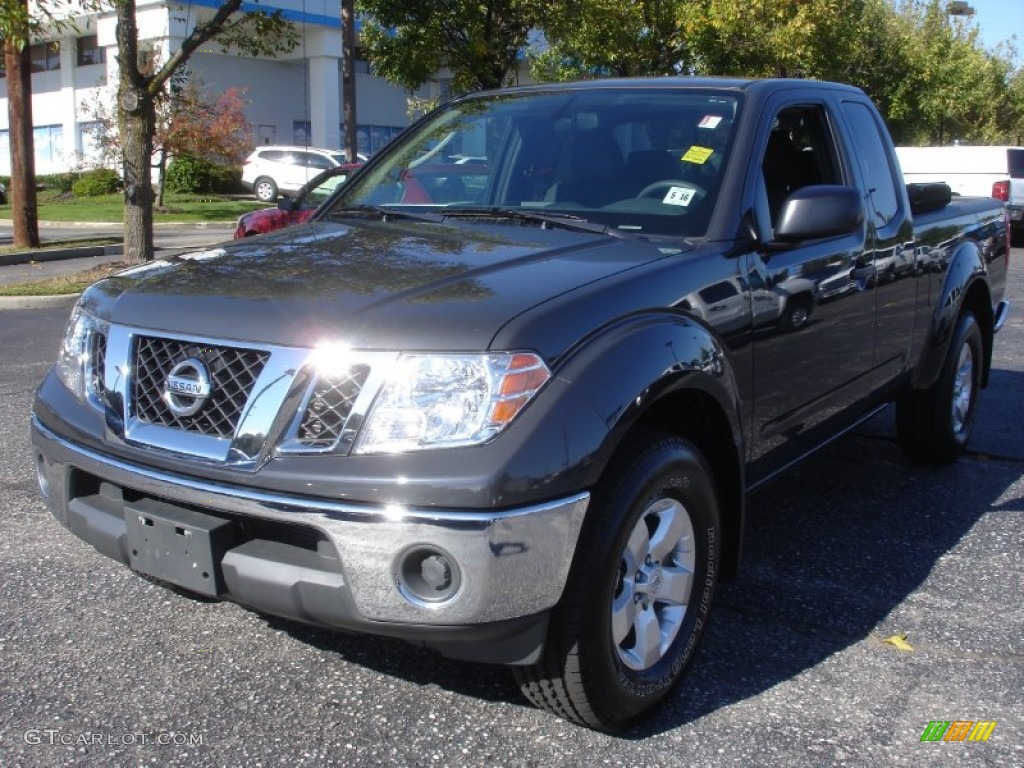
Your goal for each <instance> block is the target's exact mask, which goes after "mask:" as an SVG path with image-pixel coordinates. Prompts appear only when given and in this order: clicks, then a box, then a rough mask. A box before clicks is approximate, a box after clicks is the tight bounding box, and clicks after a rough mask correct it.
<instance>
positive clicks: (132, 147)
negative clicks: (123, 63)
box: [118, 80, 156, 264]
mask: <svg viewBox="0 0 1024 768" xmlns="http://www.w3.org/2000/svg"><path fill="white" fill-rule="evenodd" d="M121 91H122V93H123V94H125V95H122V96H120V98H119V101H120V104H119V106H120V111H119V117H118V124H119V128H120V134H121V152H122V154H123V157H124V256H125V261H127V262H129V263H130V264H141V263H142V262H144V261H150V260H151V259H152V258H153V173H152V169H153V167H152V163H153V131H154V130H155V126H156V110H155V108H154V104H153V98H152V97H151V96H150V95H149V94H148V93H146V92H145V91H141V92H139V91H136V90H134V89H132V88H131V87H130V85H129V87H128V88H127V89H126V88H125V87H124V82H123V80H122V89H121ZM132 106H135V108H134V109H132Z"/></svg>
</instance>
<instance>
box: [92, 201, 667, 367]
mask: <svg viewBox="0 0 1024 768" xmlns="http://www.w3.org/2000/svg"><path fill="white" fill-rule="evenodd" d="M674 251H675V252H678V249H674ZM662 258H665V255H664V253H663V252H662V251H660V250H659V249H658V248H657V247H656V246H655V245H653V244H651V243H649V242H646V241H643V240H638V239H629V240H624V239H619V238H615V237H611V236H609V235H602V234H592V233H587V232H576V231H569V230H562V229H540V228H536V227H524V226H518V225H514V224H509V223H495V222H490V223H475V222H474V223H469V222H456V223H454V224H450V225H449V224H447V223H445V224H434V223H425V222H418V221H417V222H404V221H399V222H387V223H384V222H378V221H359V222H358V223H349V224H338V223H332V222H315V223H312V224H308V225H300V226H298V227H294V228H291V229H287V230H284V231H282V232H279V233H275V234H273V235H269V236H265V237H259V238H249V239H246V240H240V241H235V242H233V243H227V244H224V245H222V246H217V247H212V248H209V249H207V250H203V251H197V252H192V253H185V254H182V255H180V256H177V257H174V258H168V259H165V260H159V261H153V262H149V263H147V264H143V265H141V266H139V267H134V268H132V269H129V270H126V271H125V272H122V273H120V274H118V275H115V276H113V277H111V278H108V279H107V280H104V281H102V282H100V283H97V284H96V285H94V286H92V287H91V288H90V289H89V290H88V291H87V292H86V293H85V295H84V296H83V298H82V303H83V307H84V308H85V309H86V310H88V311H90V312H92V313H93V314H96V315H98V316H100V317H102V318H104V319H106V320H109V321H111V322H114V323H119V324H124V325H129V326H136V327H139V328H146V329H151V330H156V331H166V332H172V333H181V334H188V335H192V334H195V335H201V336H206V337H212V338H221V339H229V340H238V341H249V342H259V343H268V344H280V345H286V346H300V347H308V346H312V345H314V344H316V343H317V342H319V341H325V340H339V341H342V342H344V343H346V344H347V345H349V346H351V347H353V348H361V349H406V350H410V349H411V350H429V349H445V350H482V349H487V348H488V347H489V345H490V343H491V340H492V339H493V338H494V336H495V334H496V333H497V332H498V331H499V330H500V329H501V327H502V326H503V325H505V324H506V323H508V322H509V321H510V320H512V319H513V318H515V317H516V316H518V315H520V314H521V313H523V312H526V311H528V310H529V309H531V308H532V307H535V306H537V305H539V304H542V303H543V302H545V301H548V300H550V299H552V298H555V297H557V296H560V295H562V294H564V293H566V292H568V291H572V290H574V289H577V288H580V287H582V286H585V285H588V284H590V283H592V282H594V281H599V280H602V279H605V278H608V277H610V276H612V275H615V274H618V273H620V272H623V271H625V270H629V269H632V268H636V267H638V266H641V265H643V264H646V263H649V262H651V261H653V260H656V259H662Z"/></svg>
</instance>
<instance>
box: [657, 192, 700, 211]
mask: <svg viewBox="0 0 1024 768" xmlns="http://www.w3.org/2000/svg"><path fill="white" fill-rule="evenodd" d="M695 194H697V190H695V189H693V188H692V187H669V190H668V194H667V195H665V199H664V200H662V201H661V202H663V203H664V204H665V205H681V206H682V207H683V208H686V207H687V206H688V205H689V204H690V201H691V200H693V196H694V195H695Z"/></svg>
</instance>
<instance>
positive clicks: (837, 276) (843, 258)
mask: <svg viewBox="0 0 1024 768" xmlns="http://www.w3.org/2000/svg"><path fill="white" fill-rule="evenodd" d="M834 109H836V106H835V105H834V104H832V103H831V102H828V101H825V100H824V99H823V100H822V101H815V100H813V99H810V100H801V101H798V102H796V103H792V102H790V103H787V102H786V101H785V100H784V99H782V98H777V99H776V100H775V101H771V102H769V105H768V107H767V109H766V111H765V114H764V115H763V116H762V126H761V130H760V132H759V135H760V136H761V140H760V148H759V149H756V150H755V153H754V157H753V158H752V167H751V171H750V173H751V174H752V175H753V177H754V217H755V220H756V227H757V230H758V240H759V246H758V248H757V249H756V251H755V253H753V254H752V255H751V259H750V274H749V275H748V281H749V283H750V284H751V285H752V286H758V288H759V290H761V291H770V292H771V293H772V294H773V296H774V310H773V311H772V312H771V313H764V312H762V313H760V315H759V316H758V317H757V318H756V321H755V328H754V343H753V347H754V349H753V358H754V387H753V389H754V393H753V395H754V407H753V415H752V420H751V421H752V423H751V459H752V464H751V472H750V479H751V480H752V481H753V482H754V483H756V482H757V481H758V480H759V479H761V478H763V477H765V476H767V475H768V474H770V473H772V472H774V471H775V470H777V469H779V468H781V467H782V466H784V465H785V464H786V463H788V462H790V461H792V460H793V459H794V458H796V457H798V456H800V455H802V454H803V453H804V452H805V451H807V450H808V449H809V448H811V447H812V446H813V445H815V444H817V443H818V442H819V441H820V439H821V436H822V435H824V434H825V433H826V432H829V433H830V432H832V431H834V429H835V422H836V421H841V420H842V419H843V418H844V417H846V416H848V414H849V406H850V405H851V404H853V403H854V402H855V401H856V400H857V399H858V398H859V397H860V396H861V395H863V394H864V391H865V386H866V384H865V373H866V372H868V371H869V370H870V369H871V367H872V358H873V354H874V352H873V347H874V330H875V328H874V324H875V320H874V317H875V313H874V296H873V295H872V294H871V292H865V291H862V290H859V289H858V287H857V284H856V282H855V280H854V271H855V270H856V269H858V268H863V266H864V265H868V266H870V265H871V264H872V262H873V255H872V252H871V247H870V243H869V241H868V234H867V228H866V226H865V225H863V224H861V225H860V226H857V227H856V228H855V231H848V232H844V233H841V234H837V235H834V236H829V237H819V238H816V239H807V240H803V241H799V242H787V243H781V242H778V241H777V240H776V239H775V229H776V227H777V225H778V224H779V223H780V216H781V214H782V212H783V208H784V206H785V203H786V200H787V199H788V198H789V197H790V195H792V194H793V193H794V192H796V191H798V190H801V189H804V188H806V187H812V186H817V185H841V186H854V185H855V184H856V180H855V178H854V176H853V174H852V172H851V170H850V168H849V165H848V163H847V162H846V161H845V157H846V153H843V152H840V151H839V149H840V145H839V141H840V136H841V134H840V133H839V132H838V131H837V123H838V121H837V119H836V115H835V113H834ZM826 421H830V422H832V423H830V424H828V425H825V424H824V422H826Z"/></svg>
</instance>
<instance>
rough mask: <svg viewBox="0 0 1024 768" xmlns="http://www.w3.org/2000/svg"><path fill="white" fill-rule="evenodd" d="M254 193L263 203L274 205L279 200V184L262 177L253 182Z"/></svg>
mask: <svg viewBox="0 0 1024 768" xmlns="http://www.w3.org/2000/svg"><path fill="white" fill-rule="evenodd" d="M252 191H253V193H254V194H255V195H256V199H257V200H259V201H261V202H264V203H272V202H274V201H275V200H277V184H275V183H274V180H273V179H271V178H268V177H266V176H260V177H259V178H258V179H256V181H254V182H253V184H252Z"/></svg>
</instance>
